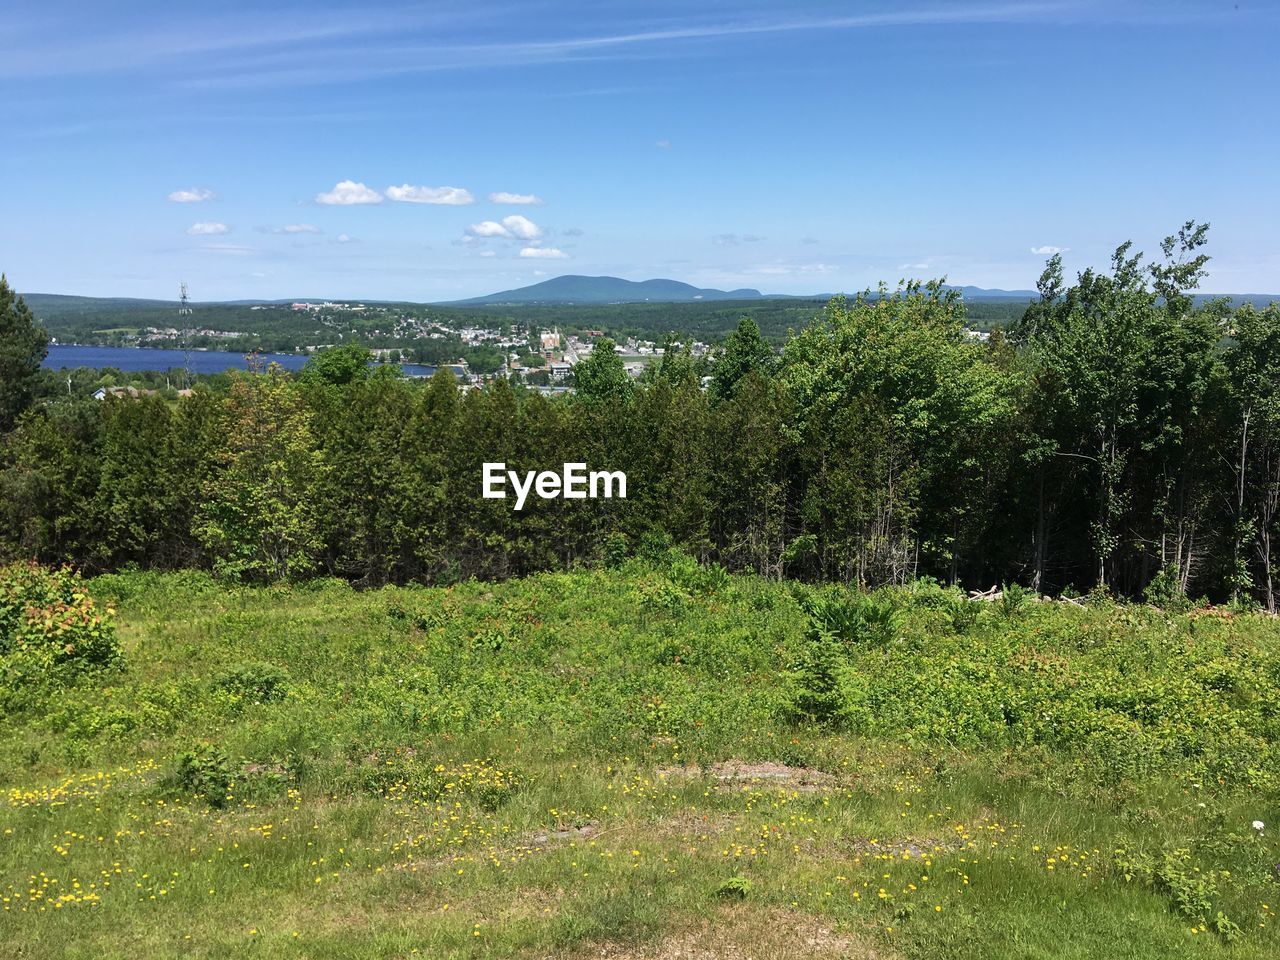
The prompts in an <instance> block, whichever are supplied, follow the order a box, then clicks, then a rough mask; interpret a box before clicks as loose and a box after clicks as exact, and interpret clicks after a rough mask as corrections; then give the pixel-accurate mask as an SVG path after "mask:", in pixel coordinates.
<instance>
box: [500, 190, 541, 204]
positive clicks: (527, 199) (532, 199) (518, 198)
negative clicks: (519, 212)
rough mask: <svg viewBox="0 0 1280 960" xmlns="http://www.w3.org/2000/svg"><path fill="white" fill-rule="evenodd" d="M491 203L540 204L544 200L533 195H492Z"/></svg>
mask: <svg viewBox="0 0 1280 960" xmlns="http://www.w3.org/2000/svg"><path fill="white" fill-rule="evenodd" d="M489 201H490V202H491V203H514V204H535V205H536V204H540V203H542V202H543V200H542V198H541V197H539V196H537V195H536V194H532V193H491V194H489Z"/></svg>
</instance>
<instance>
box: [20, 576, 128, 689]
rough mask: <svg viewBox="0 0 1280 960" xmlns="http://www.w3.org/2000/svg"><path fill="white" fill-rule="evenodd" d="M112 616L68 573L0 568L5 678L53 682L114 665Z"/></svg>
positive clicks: (116, 653)
mask: <svg viewBox="0 0 1280 960" xmlns="http://www.w3.org/2000/svg"><path fill="white" fill-rule="evenodd" d="M114 616H115V611H114V610H113V609H112V608H110V607H106V608H99V607H98V605H97V603H96V602H95V601H94V599H93V597H92V596H90V595H89V591H88V589H87V588H86V586H85V584H84V581H83V580H82V579H81V578H80V576H79V574H77V573H75V571H73V570H71V569H69V568H65V567H64V568H62V569H60V570H50V569H48V568H45V567H41V566H39V565H38V564H35V563H15V564H10V565H8V566H5V567H0V662H3V665H4V667H5V672H6V673H8V674H9V675H10V677H12V676H13V675H14V674H17V675H18V676H19V677H21V678H23V679H24V680H34V679H41V678H56V677H63V676H66V675H69V674H70V675H74V674H77V673H80V672H82V671H85V670H89V669H94V668H103V667H111V666H117V665H119V664H120V662H121V657H120V645H119V642H118V641H117V639H116V632H115V626H114V625H113V623H112V620H113V618H114Z"/></svg>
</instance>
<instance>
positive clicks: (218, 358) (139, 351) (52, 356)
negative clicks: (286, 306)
mask: <svg viewBox="0 0 1280 960" xmlns="http://www.w3.org/2000/svg"><path fill="white" fill-rule="evenodd" d="M185 356H186V355H185V354H184V353H183V352H182V351H181V350H152V349H149V348H143V347H80V346H72V345H68V344H59V343H55V344H52V345H51V346H50V347H49V355H48V356H47V357H45V360H44V365H45V366H46V367H48V368H49V369H51V370H58V369H60V368H62V367H67V368H68V369H74V368H75V367H94V368H98V367H115V368H116V369H117V370H123V371H125V372H126V373H135V372H138V371H141V370H170V369H172V368H174V367H181V366H183V365H184V363H185ZM259 359H260V360H261V361H262V363H263V364H267V363H278V364H280V366H282V367H284V368H285V369H286V370H301V369H302V365H303V364H304V363H306V362H307V357H305V356H300V355H297V354H289V353H263V354H259ZM248 368H249V365H248V363H247V362H246V361H245V356H244V354H243V353H229V352H227V351H223V350H192V351H191V371H192V372H193V373H222V372H223V371H226V370H247V369H248ZM400 369H402V370H403V371H404V372H405V374H406V375H407V376H410V377H429V376H431V375H432V374H433V373H435V372H436V368H435V367H431V366H426V365H424V364H420V363H402V364H400Z"/></svg>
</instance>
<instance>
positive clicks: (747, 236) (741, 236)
mask: <svg viewBox="0 0 1280 960" xmlns="http://www.w3.org/2000/svg"><path fill="white" fill-rule="evenodd" d="M763 239H764V237H758V236H756V235H755V234H754V233H717V234H716V235H715V236H714V237H712V238H711V242H712V243H714V244H716V245H717V246H721V247H736V246H737V245H738V244H740V243H759V242H760V241H761V240H763Z"/></svg>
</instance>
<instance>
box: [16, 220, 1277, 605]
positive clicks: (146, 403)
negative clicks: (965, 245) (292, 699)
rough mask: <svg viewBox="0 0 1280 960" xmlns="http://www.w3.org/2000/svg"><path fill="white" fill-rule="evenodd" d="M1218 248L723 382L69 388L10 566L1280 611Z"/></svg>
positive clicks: (35, 414)
mask: <svg viewBox="0 0 1280 960" xmlns="http://www.w3.org/2000/svg"><path fill="white" fill-rule="evenodd" d="M1205 239H1206V233H1205V228H1204V227H1202V226H1198V225H1196V224H1194V223H1189V224H1187V225H1186V226H1184V227H1183V228H1182V229H1181V230H1180V231H1179V232H1178V233H1177V234H1175V235H1174V236H1172V237H1170V238H1169V240H1168V241H1167V242H1166V244H1165V245H1164V248H1163V250H1162V257H1161V258H1160V259H1159V260H1157V261H1156V262H1155V263H1154V264H1152V265H1151V266H1150V267H1147V268H1144V267H1143V266H1142V264H1141V258H1140V257H1139V256H1138V255H1135V254H1133V253H1132V251H1131V250H1130V249H1129V247H1128V245H1125V246H1123V247H1121V248H1120V250H1118V251H1117V253H1116V256H1115V258H1114V260H1113V262H1112V264H1111V267H1110V269H1109V270H1108V271H1105V272H1101V273H1098V272H1094V271H1087V272H1085V273H1084V274H1082V275H1081V276H1080V277H1079V278H1078V279H1077V280H1076V282H1075V283H1073V284H1071V285H1068V284H1067V283H1066V281H1065V280H1064V278H1063V276H1062V270H1061V264H1060V262H1059V260H1058V259H1057V258H1056V257H1055V258H1053V259H1052V260H1051V261H1050V262H1049V264H1048V266H1047V268H1046V271H1045V274H1044V276H1043V277H1042V279H1041V282H1040V298H1039V299H1038V300H1037V301H1036V302H1035V303H1033V304H1032V305H1031V306H1030V307H1029V308H1028V309H1027V310H1026V311H1025V313H1024V315H1023V317H1022V318H1021V319H1020V320H1019V321H1018V323H1017V324H1015V325H1014V326H1013V327H1012V328H1011V329H1010V331H1009V333H1008V336H1007V337H1006V336H1005V335H1004V334H1003V333H1002V332H1001V331H996V332H995V333H994V334H993V335H992V336H991V337H990V339H988V340H986V341H980V340H978V339H976V338H974V337H973V336H972V335H971V334H970V333H969V332H967V330H966V326H965V324H966V307H965V305H964V303H963V301H962V300H961V299H960V298H959V296H958V294H957V293H956V292H955V291H953V290H948V289H946V288H944V287H943V286H942V285H941V284H940V283H937V282H935V283H931V284H928V285H920V284H908V285H907V286H904V287H901V288H899V289H896V290H888V289H886V288H881V289H880V290H878V291H874V292H867V293H865V294H863V295H860V296H858V297H857V298H855V299H853V300H844V299H840V298H837V299H835V300H833V301H832V302H831V303H830V304H828V305H827V307H826V308H825V310H824V311H823V313H822V315H821V316H820V317H818V318H817V319H815V320H814V321H813V322H812V323H810V324H809V325H808V326H806V327H804V328H803V329H801V330H800V331H799V332H797V333H796V335H795V336H793V337H792V338H791V339H789V340H788V341H787V343H786V345H785V347H784V349H783V351H782V353H781V355H780V356H778V355H777V354H775V353H774V352H773V351H771V350H770V349H769V348H768V346H767V344H766V338H765V336H764V335H763V334H762V333H761V332H760V331H759V328H758V327H756V325H755V324H754V323H752V322H751V321H749V320H744V321H740V322H739V324H738V326H737V328H736V329H735V330H734V332H733V333H732V334H731V335H730V336H729V337H728V339H727V340H726V342H725V345H724V348H723V350H721V351H720V352H718V353H717V354H716V355H715V357H714V359H713V361H712V362H710V364H709V366H708V361H707V359H706V358H703V357H693V356H692V355H691V354H690V352H689V351H688V350H687V349H685V348H683V347H681V346H679V345H678V344H677V343H676V342H675V341H673V340H668V341H667V346H668V348H669V349H668V350H667V351H666V353H665V355H664V356H663V358H662V361H661V363H657V364H654V365H651V367H650V368H649V370H648V371H647V372H646V376H645V377H644V378H643V380H642V382H640V383H638V384H637V383H635V382H633V381H631V380H630V379H629V378H628V377H627V376H626V373H625V371H624V370H623V369H622V364H621V362H620V360H619V358H618V357H617V356H616V355H615V354H614V353H613V351H612V350H611V349H610V341H609V340H608V338H601V340H600V342H599V347H600V348H599V349H597V350H596V351H595V352H594V353H593V354H591V356H590V357H589V358H587V359H586V360H584V361H583V362H580V363H579V364H578V365H577V368H576V370H575V372H574V382H575V384H576V388H577V389H576V393H575V394H574V395H573V396H568V397H555V398H548V397H543V396H540V395H538V394H536V393H534V392H526V391H525V390H523V389H522V388H520V387H518V386H515V385H512V384H508V383H503V382H499V383H495V384H492V385H491V386H489V387H488V388H486V389H485V390H482V391H473V392H470V393H468V394H466V395H465V396H459V394H458V391H457V389H456V386H455V384H454V382H453V379H452V378H451V377H449V376H448V375H441V376H440V377H438V378H437V379H436V380H434V381H432V382H430V383H410V382H405V381H403V380H398V379H396V378H394V377H390V376H387V375H386V374H387V373H388V372H389V371H387V370H383V371H381V372H380V373H379V375H377V376H374V375H372V374H371V372H370V370H369V368H368V366H367V364H366V363H365V360H366V359H367V357H368V354H367V352H365V350H364V348H361V347H359V346H356V345H354V344H349V345H345V346H343V347H341V348H338V349H335V350H331V351H328V352H326V353H322V354H320V355H319V356H318V357H317V358H315V359H314V360H313V361H312V362H310V363H309V364H308V367H307V369H306V370H304V371H303V372H302V374H301V375H300V376H297V377H290V376H289V375H287V374H285V373H284V372H282V371H280V370H272V371H269V372H267V373H265V374H249V375H233V376H230V377H224V378H219V379H217V380H211V381H209V382H206V383H204V384H202V385H201V386H200V387H199V388H198V389H197V391H196V394H195V395H194V396H192V397H189V398H185V399H183V400H182V401H181V402H180V403H166V402H164V400H163V399H162V398H159V397H144V398H141V399H131V398H121V399H118V400H108V401H107V402H105V403H84V402H82V403H77V402H75V400H74V399H56V398H55V397H49V398H46V401H45V402H44V403H42V404H40V405H38V406H36V407H34V408H33V409H31V410H30V411H29V412H27V413H26V414H25V415H24V416H23V417H22V418H21V419H20V420H19V421H18V422H17V424H16V427H15V429H14V430H12V431H11V432H10V433H9V435H8V437H7V439H6V441H5V444H4V447H3V451H2V453H0V458H2V459H0V557H3V556H5V555H7V556H8V557H10V558H15V559H16V558H33V557H34V558H36V559H38V560H40V561H42V562H45V563H51V564H60V563H64V562H69V563H73V564H75V565H77V566H79V567H82V568H84V569H86V570H88V571H90V572H103V571H110V570H115V569H120V568H122V567H124V566H127V565H139V566H144V567H150V568H156V569H173V568H178V567H186V566H197V567H200V568H204V569H210V570H215V571H217V572H219V574H220V575H224V576H230V577H233V578H236V579H240V580H242V581H246V582H267V581H271V580H274V579H278V578H282V577H285V578H296V577H303V576H310V575H312V574H314V573H323V574H326V575H334V576H339V577H342V578H345V579H348V580H351V581H354V582H357V583H359V584H362V585H379V584H383V583H388V582H390V583H407V582H411V581H421V582H427V583H451V582H456V581H458V580H461V579H465V578H467V577H470V576H477V577H482V578H502V577H507V576H518V575H523V574H527V573H531V572H535V571H539V570H547V569H564V568H567V567H569V566H571V565H573V564H575V563H583V562H586V563H596V562H602V561H604V560H605V559H606V555H607V554H609V553H610V552H612V553H615V554H616V553H619V552H620V553H621V554H622V555H626V554H628V553H635V552H637V551H643V550H644V549H646V545H649V544H653V543H658V544H664V543H670V544H674V545H677V546H679V547H681V548H682V549H684V550H686V551H687V552H689V553H690V554H692V555H693V556H695V557H697V558H698V559H699V560H703V561H710V562H716V563H720V564H722V565H724V566H725V567H727V568H728V569H731V570H734V571H744V570H749V571H753V572H756V573H758V574H760V575H764V576H768V577H772V578H782V577H791V578H799V579H804V580H812V581H837V582H844V583H854V584H858V585H860V586H862V587H864V588H874V587H877V586H880V585H884V584H902V583H906V582H908V581H910V580H912V579H914V578H916V577H919V576H932V577H935V578H937V579H939V580H942V581H944V582H948V583H958V584H965V585H967V586H970V587H981V588H985V587H987V586H989V585H991V584H995V583H1014V584H1022V585H1025V586H1027V587H1028V588H1030V589H1031V590H1032V591H1033V592H1035V593H1058V592H1061V591H1064V590H1066V591H1072V590H1074V591H1076V592H1084V591H1089V590H1103V591H1112V592H1114V593H1117V594H1121V595H1124V596H1127V597H1130V598H1133V599H1140V598H1144V597H1147V598H1153V599H1155V600H1157V601H1158V602H1160V603H1161V604H1162V605H1165V606H1176V605H1178V604H1185V603H1187V602H1189V599H1190V598H1196V597H1201V596H1207V597H1210V598H1212V599H1214V600H1216V601H1219V602H1225V601H1231V602H1232V603H1234V604H1235V605H1236V606H1237V607H1245V606H1247V605H1249V604H1254V603H1261V604H1265V605H1266V606H1267V608H1268V609H1270V610H1274V609H1275V608H1276V604H1277V590H1276V583H1275V571H1274V567H1275V563H1274V558H1273V555H1272V554H1273V546H1272V545H1273V543H1274V540H1275V535H1276V533H1277V523H1278V522H1280V521H1278V519H1277V513H1278V512H1280V509H1278V504H1280V406H1278V404H1280V365H1278V364H1280V360H1277V357H1280V349H1277V347H1280V308H1278V307H1276V306H1274V305H1273V306H1270V307H1267V308H1265V309H1258V308H1255V307H1253V306H1251V305H1246V306H1243V307H1241V308H1240V309H1237V310H1231V309H1229V308H1228V307H1227V305H1226V304H1223V303H1219V302H1216V301H1209V302H1204V303H1201V304H1200V305H1198V306H1197V305H1196V301H1195V299H1194V296H1195V295H1194V289H1195V286H1196V284H1197V282H1198V281H1199V278H1200V277H1201V275H1202V273H1203V269H1204V265H1205V262H1206V259H1207V258H1206V257H1205V255H1204V254H1203V252H1202V248H1203V246H1204V243H1205ZM27 322H28V326H29V325H30V324H29V320H28V321H27ZM708 375H709V379H707V380H706V385H705V389H704V383H703V381H704V377H706V376H708ZM484 461H505V462H507V463H508V464H509V466H510V468H511V469H517V470H519V471H521V472H523V471H526V470H529V469H544V468H546V467H548V466H554V465H556V464H559V463H562V462H584V463H588V464H592V465H593V466H595V467H607V468H608V469H612V470H623V471H625V472H626V474H627V476H628V478H629V492H630V497H629V499H627V500H625V501H618V502H609V503H603V502H600V501H589V502H565V501H537V502H536V503H535V504H532V505H531V506H530V507H529V508H528V509H526V510H524V511H522V512H520V513H518V514H517V513H514V512H513V511H512V510H511V508H510V505H509V504H508V503H507V502H505V501H501V500H483V499H480V498H479V497H478V496H477V495H476V488H477V484H478V483H479V476H480V466H481V463H482V462H484Z"/></svg>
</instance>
